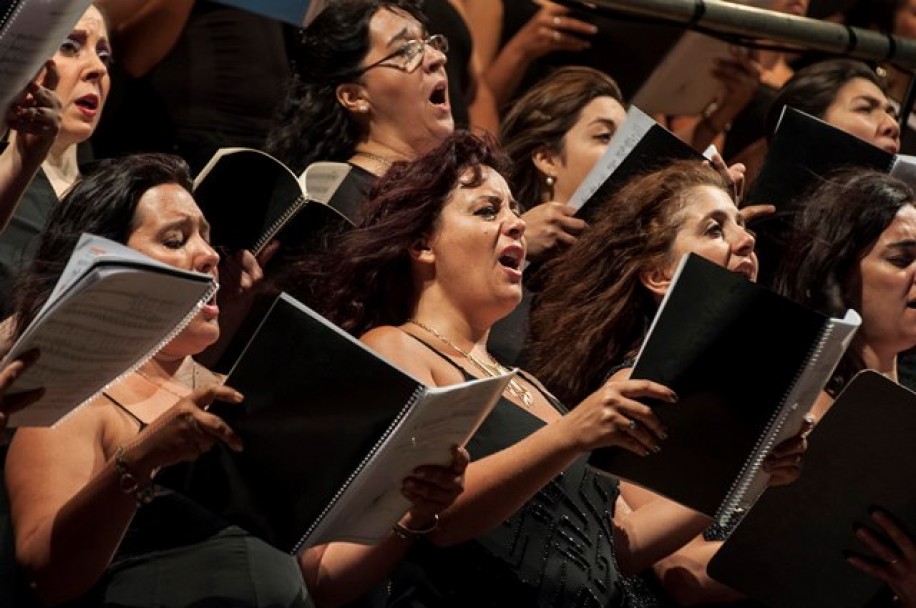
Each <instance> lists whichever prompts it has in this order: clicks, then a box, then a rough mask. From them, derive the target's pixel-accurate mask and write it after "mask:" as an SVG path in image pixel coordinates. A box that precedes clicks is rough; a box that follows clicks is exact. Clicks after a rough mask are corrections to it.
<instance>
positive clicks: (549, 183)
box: [544, 175, 557, 188]
mask: <svg viewBox="0 0 916 608" xmlns="http://www.w3.org/2000/svg"><path fill="white" fill-rule="evenodd" d="M556 181H557V180H556V178H555V177H554V176H552V175H548V176H547V178H546V179H545V180H544V183H546V184H547V187H548V188H553V185H554V184H555V183H556Z"/></svg>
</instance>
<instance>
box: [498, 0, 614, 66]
mask: <svg viewBox="0 0 916 608" xmlns="http://www.w3.org/2000/svg"><path fill="white" fill-rule="evenodd" d="M569 12H570V9H568V8H567V7H565V6H563V5H561V4H555V3H553V2H542V3H541V10H539V11H538V12H537V13H535V14H534V16H533V17H531V19H529V20H528V21H527V22H525V25H523V26H522V27H521V28H520V29H519V30H518V31H517V32H516V33H515V35H514V36H513V37H512V39H511V40H510V41H509V43H508V44H512V45H513V46H516V47H517V48H518V49H519V52H520V53H521V54H522V55H523V56H524V57H525V58H526V59H527V60H528V61H533V60H535V59H538V58H539V57H543V56H544V55H547V54H548V53H552V52H554V51H584V50H586V49H588V48H589V47H591V43H590V42H589V41H588V40H586V37H591V36H594V35H595V34H596V33H597V32H598V28H597V27H595V26H594V25H592V24H591V23H588V22H586V21H582V20H580V19H576V18H574V17H570V16H569Z"/></svg>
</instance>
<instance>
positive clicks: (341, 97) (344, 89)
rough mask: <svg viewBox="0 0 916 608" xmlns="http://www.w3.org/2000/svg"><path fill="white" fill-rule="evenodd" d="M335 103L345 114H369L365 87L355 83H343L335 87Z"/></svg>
mask: <svg viewBox="0 0 916 608" xmlns="http://www.w3.org/2000/svg"><path fill="white" fill-rule="evenodd" d="M335 94H336V96H337V103H339V104H340V105H342V106H343V108H344V109H345V110H346V111H347V112H351V113H353V114H366V113H368V112H369V98H368V95H367V93H366V89H365V87H363V86H362V85H360V84H356V83H355V82H345V83H343V84H339V85H337V89H336V90H335Z"/></svg>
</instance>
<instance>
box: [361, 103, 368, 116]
mask: <svg viewBox="0 0 916 608" xmlns="http://www.w3.org/2000/svg"><path fill="white" fill-rule="evenodd" d="M368 111H369V106H367V105H366V104H360V106H359V113H360V114H365V113H366V112H368Z"/></svg>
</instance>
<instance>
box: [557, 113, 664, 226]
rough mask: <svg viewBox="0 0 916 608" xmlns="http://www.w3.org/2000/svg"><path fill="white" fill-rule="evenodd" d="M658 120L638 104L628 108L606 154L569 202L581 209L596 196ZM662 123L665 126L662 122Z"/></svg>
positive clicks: (571, 205)
mask: <svg viewBox="0 0 916 608" xmlns="http://www.w3.org/2000/svg"><path fill="white" fill-rule="evenodd" d="M654 125H658V122H657V121H656V120H655V119H654V118H652V117H651V116H649V115H648V114H646V113H645V112H643V111H642V110H640V109H639V108H638V107H636V106H635V105H631V106H630V109H629V110H627V115H626V118H625V119H624V121H623V124H622V125H620V128H619V129H618V130H617V131H616V132H615V133H614V135H613V136H612V137H611V141H610V142H609V143H608V146H607V148H606V149H605V150H604V153H602V155H601V158H599V159H598V162H596V163H595V166H594V167H592V168H591V170H590V171H589V172H588V175H586V176H585V179H584V180H582V183H581V184H579V187H578V188H576V191H575V192H573V194H572V196H571V197H569V201H568V202H567V204H568V205H569V206H570V207H572V208H573V209H575V210H576V211H579V210H580V209H581V208H582V207H583V206H584V205H585V203H587V202H588V200H589V199H590V198H591V197H592V195H593V194H595V192H597V191H598V189H599V188H601V186H602V185H603V184H604V182H606V181H607V180H608V178H609V177H610V176H611V175H613V174H614V171H615V170H616V169H617V167H619V166H620V165H621V164H622V163H623V161H624V159H626V157H627V155H629V154H630V152H632V151H633V148H635V147H636V145H637V144H638V143H639V142H640V141H641V140H642V138H643V137H644V136H645V134H646V133H648V132H649V129H651V128H652V127H653V126H654ZM659 126H661V125H659Z"/></svg>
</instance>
